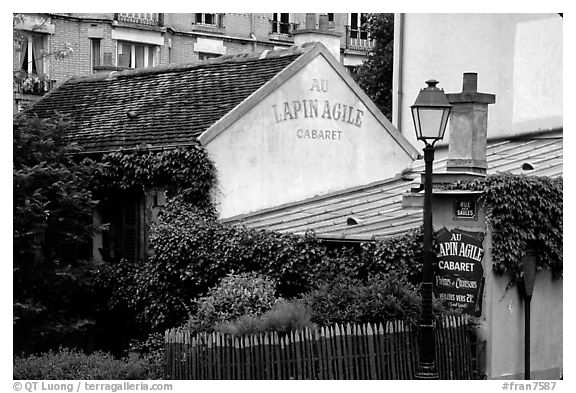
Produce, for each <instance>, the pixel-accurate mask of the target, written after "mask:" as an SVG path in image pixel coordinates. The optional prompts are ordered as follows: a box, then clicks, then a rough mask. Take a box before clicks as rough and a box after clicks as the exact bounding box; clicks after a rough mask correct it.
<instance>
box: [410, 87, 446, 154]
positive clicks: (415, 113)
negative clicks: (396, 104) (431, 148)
mask: <svg viewBox="0 0 576 393" xmlns="http://www.w3.org/2000/svg"><path fill="white" fill-rule="evenodd" d="M426 83H427V84H428V87H425V88H424V89H422V90H420V93H418V97H416V101H415V102H414V105H412V106H411V107H410V108H412V119H413V120H414V128H415V130H416V138H417V139H418V140H421V141H424V142H425V143H426V144H427V145H434V143H436V141H438V140H441V139H442V138H444V133H445V132H446V125H447V124H448V118H449V117H450V110H451V109H452V105H450V103H449V102H448V98H446V94H445V93H444V90H443V89H439V88H438V87H436V84H438V81H437V80H434V79H431V80H428V81H426Z"/></svg>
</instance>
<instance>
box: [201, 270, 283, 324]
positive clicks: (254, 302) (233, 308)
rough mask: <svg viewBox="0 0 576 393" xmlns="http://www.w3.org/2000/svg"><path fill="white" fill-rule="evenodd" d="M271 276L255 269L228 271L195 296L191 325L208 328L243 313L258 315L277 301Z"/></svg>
mask: <svg viewBox="0 0 576 393" xmlns="http://www.w3.org/2000/svg"><path fill="white" fill-rule="evenodd" d="M275 292H276V290H275V282H274V280H272V279H270V278H267V277H265V276H262V275H260V274H257V273H241V274H236V275H235V274H229V275H227V276H226V277H224V278H223V279H222V280H221V281H220V283H219V284H218V285H217V286H216V287H214V288H212V289H210V290H209V291H208V294H207V295H206V296H203V297H201V298H199V299H198V300H196V303H197V305H198V311H197V313H196V315H195V316H194V317H193V318H191V325H192V326H193V327H194V328H195V329H201V330H211V329H212V328H213V326H214V324H215V323H217V322H224V321H230V320H233V319H236V318H239V317H241V316H243V315H255V316H257V315H262V314H263V313H265V312H266V311H268V310H270V309H271V308H272V307H273V306H274V304H275V303H276V301H277V298H276V295H275Z"/></svg>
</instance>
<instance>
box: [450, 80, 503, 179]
mask: <svg viewBox="0 0 576 393" xmlns="http://www.w3.org/2000/svg"><path fill="white" fill-rule="evenodd" d="M463 79H464V80H463V83H462V92H461V93H453V94H446V95H447V96H448V101H449V102H450V104H452V111H451V113H450V138H449V145H448V162H447V164H446V169H447V171H448V172H468V173H470V172H471V173H477V174H480V175H486V169H487V165H486V145H487V133H488V105H489V104H494V103H495V102H496V96H495V95H494V94H487V93H478V74H477V73H475V72H466V73H464V78H463Z"/></svg>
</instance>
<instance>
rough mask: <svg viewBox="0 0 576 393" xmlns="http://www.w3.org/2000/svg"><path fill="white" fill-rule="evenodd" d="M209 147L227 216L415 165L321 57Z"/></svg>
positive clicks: (222, 214) (222, 211) (362, 182)
mask: <svg viewBox="0 0 576 393" xmlns="http://www.w3.org/2000/svg"><path fill="white" fill-rule="evenodd" d="M255 94H256V95H257V94H259V92H256V93H255ZM335 117H336V118H339V119H335ZM388 126H389V125H388ZM389 127H390V126H389ZM390 128H392V127H390ZM205 146H206V148H207V150H208V152H209V154H210V156H211V158H212V159H213V160H214V162H215V164H216V168H217V170H218V181H219V188H220V190H219V195H218V197H217V203H218V205H219V212H220V217H221V218H226V217H231V216H235V215H239V214H244V213H249V212H253V211H257V210H260V209H265V208H269V207H274V206H278V205H281V204H285V203H290V202H295V201H299V200H302V199H305V198H309V197H313V196H316V195H321V194H326V193H329V192H332V191H337V190H342V189H345V188H348V187H353V186H359V185H365V184H368V183H370V182H374V181H377V180H383V179H386V178H390V177H393V176H395V175H397V174H399V173H401V172H402V171H403V170H404V169H406V168H409V167H410V166H411V164H412V158H411V156H410V154H409V153H408V152H406V150H404V149H403V148H402V147H401V146H400V145H399V144H398V142H396V140H395V139H394V138H393V137H392V136H391V135H390V134H389V132H388V131H387V130H386V129H385V128H384V125H383V124H382V123H381V122H380V121H379V120H378V118H377V117H376V116H375V115H374V114H373V113H371V112H370V111H369V109H368V108H367V106H366V105H365V104H364V102H363V101H362V100H361V99H360V98H359V96H358V95H357V94H356V93H355V92H354V91H353V90H352V89H351V88H350V86H349V85H348V84H346V82H345V81H344V80H343V79H342V77H341V76H340V75H339V74H338V73H337V72H336V71H335V70H334V68H332V65H331V64H330V63H329V62H328V61H327V60H326V59H325V58H324V57H323V56H322V55H318V56H316V57H315V58H313V59H312V60H311V61H310V62H309V63H308V64H306V65H305V66H304V67H303V68H302V69H300V70H299V71H298V72H297V73H296V74H294V75H293V76H292V77H290V78H289V79H287V80H286V81H285V82H284V83H283V84H282V85H280V87H278V88H277V89H275V90H274V91H273V92H272V93H270V94H269V95H268V96H265V97H262V100H261V101H259V102H258V104H256V105H255V106H254V107H252V108H251V109H250V110H248V111H247V112H246V113H245V114H244V115H243V116H242V117H240V118H239V119H238V120H237V121H236V122H234V123H232V124H231V125H230V126H229V127H228V128H227V129H225V130H224V131H222V132H220V133H219V134H218V135H217V136H216V137H214V139H211V140H209V141H208V142H205Z"/></svg>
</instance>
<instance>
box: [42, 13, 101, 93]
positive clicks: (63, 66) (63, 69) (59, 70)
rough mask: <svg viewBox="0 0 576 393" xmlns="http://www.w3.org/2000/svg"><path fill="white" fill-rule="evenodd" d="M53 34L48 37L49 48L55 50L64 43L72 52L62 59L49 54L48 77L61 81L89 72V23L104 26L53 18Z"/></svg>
mask: <svg viewBox="0 0 576 393" xmlns="http://www.w3.org/2000/svg"><path fill="white" fill-rule="evenodd" d="M52 23H53V24H54V26H55V30H54V34H53V35H51V36H50V38H49V42H50V44H49V50H50V51H51V52H53V51H56V50H58V49H60V48H62V47H64V45H65V44H66V43H69V44H70V46H71V47H72V48H73V50H74V51H73V52H72V53H71V54H70V55H69V56H67V57H66V58H64V59H62V60H56V59H54V57H53V56H51V58H50V60H49V62H50V77H51V79H55V80H57V81H58V82H62V81H64V80H66V79H68V78H69V77H71V76H74V75H86V74H90V72H91V50H92V49H91V42H90V39H89V38H88V28H89V27H91V25H98V26H99V27H100V26H101V27H104V25H102V24H99V23H93V24H91V23H83V22H77V21H69V20H65V19H53V20H52ZM108 28H109V26H108Z"/></svg>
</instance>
